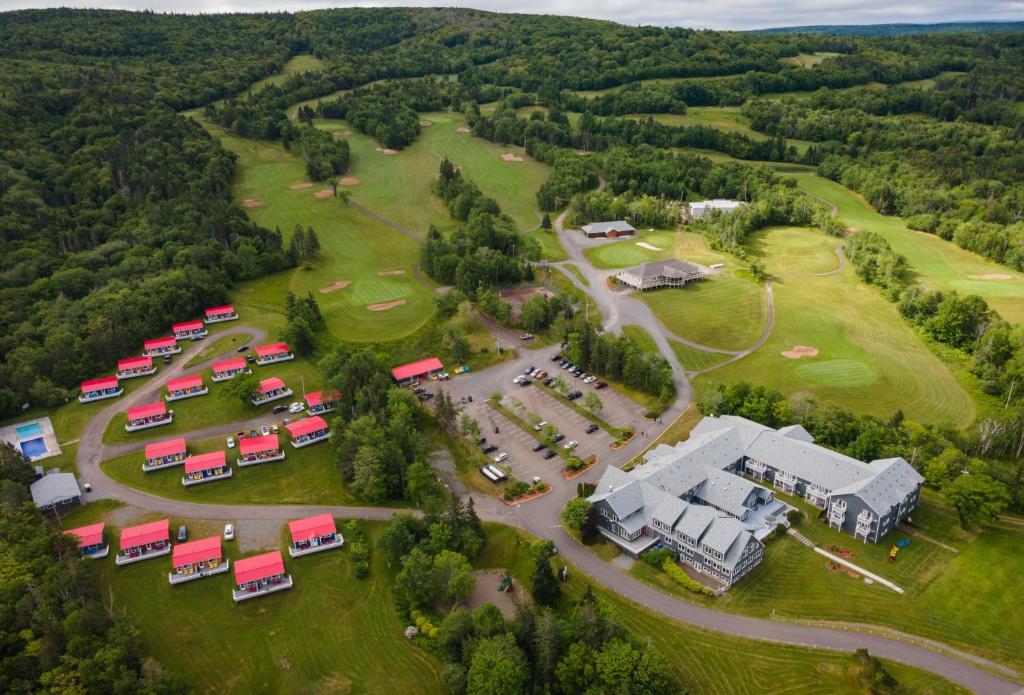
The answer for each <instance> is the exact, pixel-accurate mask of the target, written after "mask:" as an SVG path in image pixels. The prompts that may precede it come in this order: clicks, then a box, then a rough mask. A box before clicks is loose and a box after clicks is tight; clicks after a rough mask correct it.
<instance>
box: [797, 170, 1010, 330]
mask: <svg viewBox="0 0 1024 695" xmlns="http://www.w3.org/2000/svg"><path fill="white" fill-rule="evenodd" d="M797 180H798V183H799V186H800V188H802V189H804V190H805V191H807V192H809V193H811V194H813V195H816V196H818V197H820V198H822V199H824V200H826V201H828V202H829V203H831V204H833V205H835V206H836V207H837V208H838V215H839V219H840V220H841V221H842V222H843V224H845V225H847V226H849V227H853V228H855V229H858V230H865V231H871V232H876V233H878V234H880V235H882V236H883V237H885V239H886V240H887V241H888V242H889V244H890V245H891V246H892V247H893V249H895V250H896V251H897V252H899V253H901V254H903V255H904V256H906V257H907V261H908V262H909V263H910V267H911V269H912V270H913V271H914V273H916V278H915V279H916V280H917V281H918V282H920V283H921V284H922V285H925V286H926V287H930V288H933V289H940V290H945V291H948V290H956V291H957V292H959V293H961V294H977V295H979V296H981V297H984V298H985V301H986V302H988V303H989V306H991V307H992V308H993V309H995V310H996V311H998V312H999V313H1000V314H1001V315H1002V317H1003V318H1005V319H1006V320H1007V321H1012V322H1015V323H1018V322H1020V321H1024V274H1021V273H1019V272H1016V271H1014V270H1011V269H1010V268H1008V267H1007V266H1004V265H999V264H998V263H993V262H992V261H987V260H985V259H984V258H982V257H981V256H978V255H977V254H974V253H971V252H970V251H965V250H964V249H961V248H960V247H959V246H957V245H955V244H953V243H951V242H948V241H944V240H942V239H940V238H939V237H937V236H935V235H934V234H928V233H926V232H915V231H913V230H910V229H908V228H907V226H906V225H905V224H904V223H903V220H901V219H900V218H899V217H885V216H883V215H880V214H878V213H877V212H875V210H874V208H872V207H871V206H870V205H869V204H868V203H867V202H866V201H865V200H864V199H863V198H862V197H861V196H859V195H857V194H856V193H854V192H853V191H851V190H849V189H848V188H845V187H843V186H841V185H840V184H838V183H835V182H833V181H829V180H828V179H825V178H822V177H820V176H814V175H811V176H799V177H798V178H797ZM986 275H996V276H1001V277H1005V278H1008V279H1003V280H985V279H980V278H979V277H972V276H986Z"/></svg>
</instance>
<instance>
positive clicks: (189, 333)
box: [171, 320, 208, 340]
mask: <svg viewBox="0 0 1024 695" xmlns="http://www.w3.org/2000/svg"><path fill="white" fill-rule="evenodd" d="M171 332H172V333H174V337H175V338H177V339H178V340H191V339H192V338H205V337H206V336H207V335H208V333H207V330H206V326H204V325H203V322H202V321H198V320H197V321H184V322H182V323H176V324H174V325H172V326H171Z"/></svg>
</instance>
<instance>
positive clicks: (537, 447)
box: [533, 442, 548, 451]
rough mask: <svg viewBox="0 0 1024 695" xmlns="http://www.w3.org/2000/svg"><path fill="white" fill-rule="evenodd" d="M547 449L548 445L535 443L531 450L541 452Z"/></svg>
mask: <svg viewBox="0 0 1024 695" xmlns="http://www.w3.org/2000/svg"><path fill="white" fill-rule="evenodd" d="M547 448H548V445H547V444H545V443H544V442H537V443H536V444H534V445H533V450H534V451H542V450H544V449H547Z"/></svg>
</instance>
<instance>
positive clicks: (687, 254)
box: [584, 229, 726, 269]
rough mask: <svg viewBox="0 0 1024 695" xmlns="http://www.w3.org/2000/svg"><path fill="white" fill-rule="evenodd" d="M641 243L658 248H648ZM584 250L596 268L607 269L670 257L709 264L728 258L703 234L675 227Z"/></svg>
mask: <svg viewBox="0 0 1024 695" xmlns="http://www.w3.org/2000/svg"><path fill="white" fill-rule="evenodd" d="M639 243H644V244H647V245H649V246H653V247H655V248H656V249H658V250H657V251H655V250H652V249H647V248H644V247H642V246H639V245H638V244H639ZM584 253H585V254H586V256H587V259H588V260H589V261H590V262H591V264H592V265H593V266H594V267H595V268H605V269H612V268H628V267H630V266H634V265H640V264H641V263H649V262H650V261H660V260H664V259H666V258H682V259H685V260H688V261H694V262H696V263H704V264H707V265H710V264H712V263H723V262H725V260H726V259H725V257H724V256H722V255H721V254H719V253H717V252H715V251H712V250H711V249H710V248H709V247H708V245H707V242H705V241H704V238H703V237H702V236H700V235H699V234H696V233H694V232H686V231H674V230H671V229H661V230H655V231H653V232H641V233H640V234H638V235H637V236H636V237H634V238H631V239H625V240H623V241H613V242H610V243H607V244H600V245H598V246H593V247H591V248H589V249H587V250H586V251H585V252H584Z"/></svg>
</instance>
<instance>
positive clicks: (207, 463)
mask: <svg viewBox="0 0 1024 695" xmlns="http://www.w3.org/2000/svg"><path fill="white" fill-rule="evenodd" d="M230 477H231V467H230V466H228V457H227V455H226V454H225V453H224V452H223V451H213V452H210V453H209V454H196V455H194V456H189V457H188V458H187V459H185V477H183V478H182V479H181V484H182V485H184V486H185V487H188V486H189V485H198V484H199V483H208V482H210V481H211V480H220V479H221V478H230Z"/></svg>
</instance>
